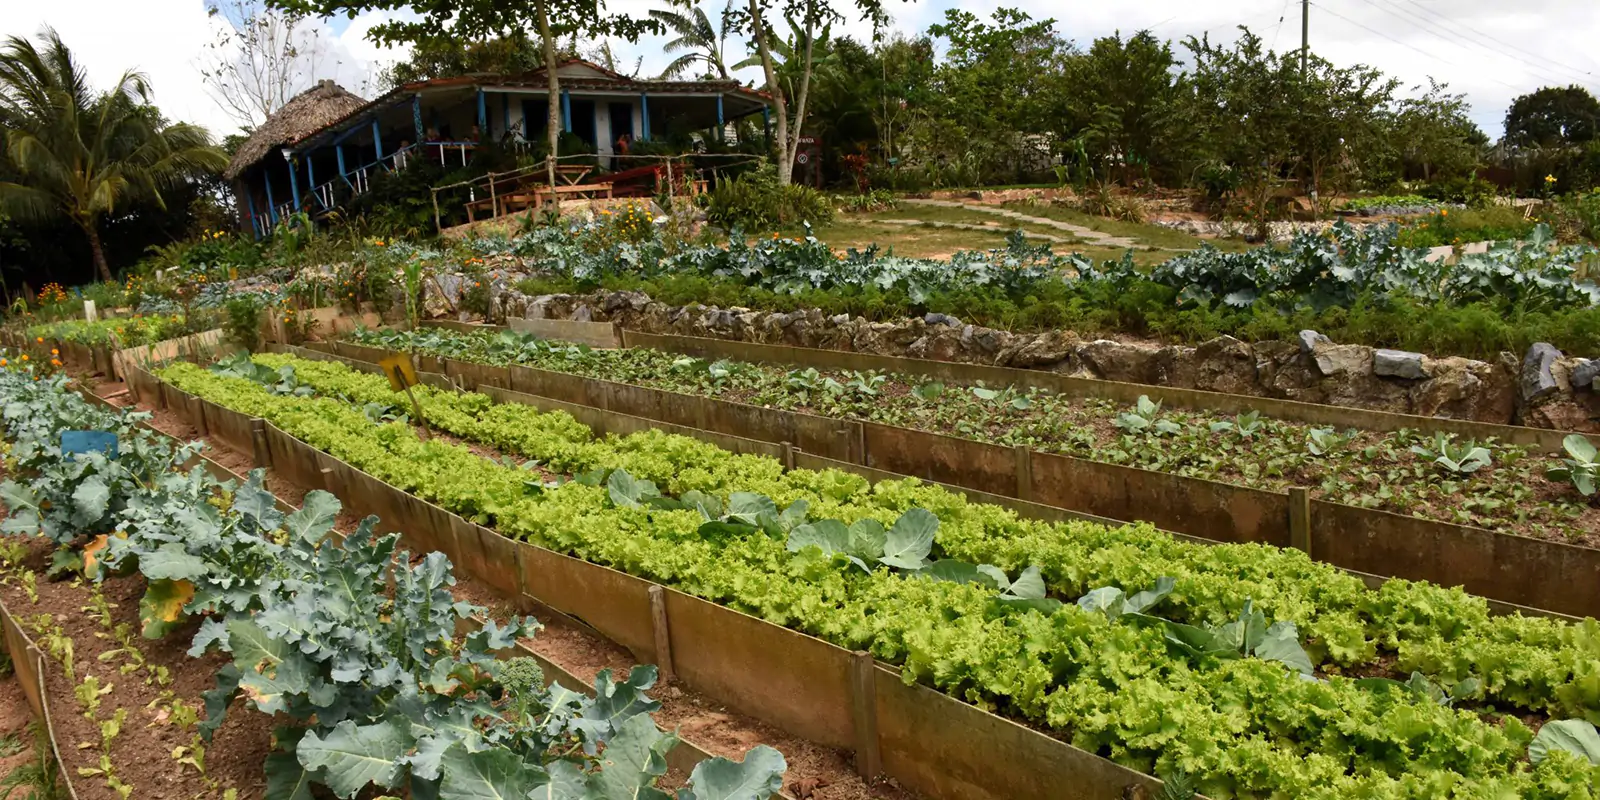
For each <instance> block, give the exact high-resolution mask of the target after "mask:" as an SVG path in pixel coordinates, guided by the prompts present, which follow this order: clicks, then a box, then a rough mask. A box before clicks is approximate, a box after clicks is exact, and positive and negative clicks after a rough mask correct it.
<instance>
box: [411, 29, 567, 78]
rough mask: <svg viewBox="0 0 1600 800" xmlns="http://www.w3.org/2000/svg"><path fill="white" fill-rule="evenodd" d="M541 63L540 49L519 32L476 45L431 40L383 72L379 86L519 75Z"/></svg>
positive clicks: (452, 38)
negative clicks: (484, 75)
mask: <svg viewBox="0 0 1600 800" xmlns="http://www.w3.org/2000/svg"><path fill="white" fill-rule="evenodd" d="M543 61H544V47H543V46H541V45H540V44H539V42H536V41H534V40H532V39H530V38H528V36H527V35H526V34H524V33H523V32H522V31H517V32H515V33H512V34H510V35H507V36H497V37H495V38H493V39H489V40H488V41H480V42H470V41H464V40H462V39H457V38H454V37H432V38H429V39H425V40H423V41H420V42H417V43H416V44H415V45H414V46H412V48H411V55H410V56H409V57H408V58H407V59H406V60H404V61H397V62H395V63H394V64H391V65H390V66H389V67H388V68H387V69H385V70H384V71H383V75H382V79H381V82H382V83H383V85H384V86H385V87H387V88H389V89H393V88H395V87H397V86H403V85H405V84H408V83H415V82H418V81H426V80H433V79H435V78H454V77H456V76H458V75H470V74H472V73H474V72H486V73H493V74H500V75H520V74H522V73H525V72H532V71H534V70H536V69H538V68H539V67H540V65H541V64H542V63H543Z"/></svg>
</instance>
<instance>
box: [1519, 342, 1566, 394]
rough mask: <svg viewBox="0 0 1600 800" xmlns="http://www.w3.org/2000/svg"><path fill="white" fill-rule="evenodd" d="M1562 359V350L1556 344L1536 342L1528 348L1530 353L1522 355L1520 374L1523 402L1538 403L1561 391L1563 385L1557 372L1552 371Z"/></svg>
mask: <svg viewBox="0 0 1600 800" xmlns="http://www.w3.org/2000/svg"><path fill="white" fill-rule="evenodd" d="M1560 359H1561V351H1560V350H1557V349H1556V348H1555V346H1554V345H1551V344H1547V343H1545V342H1535V343H1534V344H1533V346H1532V347H1529V348H1528V354H1527V355H1525V356H1523V357H1522V372H1521V375H1520V388H1521V389H1522V402H1524V403H1536V402H1538V401H1540V400H1543V399H1544V398H1546V397H1549V396H1550V395H1553V394H1555V393H1556V392H1559V391H1561V386H1560V384H1558V383H1556V377H1555V374H1554V373H1553V372H1552V371H1551V367H1553V366H1554V365H1555V363H1556V361H1558V360H1560Z"/></svg>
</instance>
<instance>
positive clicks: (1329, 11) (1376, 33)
mask: <svg viewBox="0 0 1600 800" xmlns="http://www.w3.org/2000/svg"><path fill="white" fill-rule="evenodd" d="M1312 5H1314V6H1316V7H1317V8H1318V9H1320V10H1322V11H1323V12H1325V13H1327V14H1330V15H1332V16H1334V17H1337V18H1339V19H1342V20H1344V21H1345V22H1348V23H1350V24H1351V25H1354V26H1356V27H1357V28H1360V29H1362V30H1364V31H1366V32H1367V33H1370V34H1372V35H1373V36H1377V37H1379V38H1382V39H1387V40H1388V41H1391V42H1393V43H1395V44H1397V45H1400V46H1401V47H1404V48H1406V49H1407V50H1410V51H1412V52H1414V53H1417V54H1418V55H1421V56H1423V57H1424V58H1431V59H1433V60H1434V61H1438V62H1440V63H1443V64H1445V65H1446V66H1450V67H1455V68H1457V69H1460V68H1461V65H1459V64H1457V63H1456V62H1454V61H1451V60H1450V59H1447V58H1444V57H1442V56H1438V55H1435V54H1433V53H1430V52H1428V51H1426V50H1423V49H1422V48H1420V47H1417V46H1416V45H1414V44H1411V43H1410V42H1402V41H1400V40H1399V39H1396V38H1394V37H1393V36H1390V35H1389V34H1387V33H1384V32H1383V31H1380V30H1377V29H1374V28H1370V27H1367V26H1366V25H1364V24H1362V23H1360V22H1357V21H1355V20H1353V19H1351V18H1349V17H1347V16H1345V15H1343V14H1340V13H1339V12H1337V11H1334V10H1333V9H1331V8H1328V7H1327V6H1324V5H1322V4H1320V3H1312ZM1489 80H1492V81H1494V82H1495V83H1498V84H1500V85H1501V86H1504V87H1506V88H1508V89H1513V90H1515V89H1516V88H1517V87H1515V86H1513V85H1511V84H1509V83H1506V82H1505V81H1503V80H1500V79H1499V78H1490V79H1489Z"/></svg>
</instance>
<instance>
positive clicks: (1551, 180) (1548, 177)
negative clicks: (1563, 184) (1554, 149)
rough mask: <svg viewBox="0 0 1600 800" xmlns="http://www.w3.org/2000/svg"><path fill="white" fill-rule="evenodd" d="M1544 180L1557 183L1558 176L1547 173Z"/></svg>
mask: <svg viewBox="0 0 1600 800" xmlns="http://www.w3.org/2000/svg"><path fill="white" fill-rule="evenodd" d="M1544 182H1545V183H1555V182H1556V176H1554V175H1546V176H1544Z"/></svg>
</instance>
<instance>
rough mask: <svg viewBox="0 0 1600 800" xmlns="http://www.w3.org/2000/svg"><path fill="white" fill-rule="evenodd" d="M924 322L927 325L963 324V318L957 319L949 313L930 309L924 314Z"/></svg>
mask: <svg viewBox="0 0 1600 800" xmlns="http://www.w3.org/2000/svg"><path fill="white" fill-rule="evenodd" d="M922 322H923V324H926V325H955V326H960V325H961V320H959V319H956V318H955V317H952V316H950V315H949V314H940V313H937V312H933V311H929V312H928V313H926V314H924V315H922Z"/></svg>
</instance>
